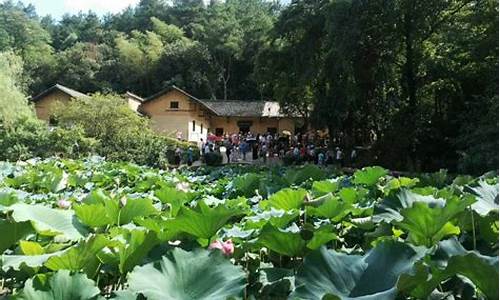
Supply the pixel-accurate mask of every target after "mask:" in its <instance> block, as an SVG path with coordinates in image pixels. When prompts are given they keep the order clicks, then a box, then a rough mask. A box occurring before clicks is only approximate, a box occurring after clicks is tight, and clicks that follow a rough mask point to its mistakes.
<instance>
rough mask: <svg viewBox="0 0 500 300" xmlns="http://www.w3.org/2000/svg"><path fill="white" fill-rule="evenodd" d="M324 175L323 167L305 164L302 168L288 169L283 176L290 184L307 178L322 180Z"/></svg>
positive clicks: (298, 182)
mask: <svg viewBox="0 0 500 300" xmlns="http://www.w3.org/2000/svg"><path fill="white" fill-rule="evenodd" d="M325 177H326V173H325V171H324V170H323V169H321V168H319V167H318V166H316V165H312V164H307V165H305V166H304V167H302V168H298V169H288V171H287V172H286V173H285V178H286V180H287V181H288V182H289V183H290V184H297V185H298V184H301V183H303V182H305V181H307V180H309V179H312V180H322V179H324V178H325Z"/></svg>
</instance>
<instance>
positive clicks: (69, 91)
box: [31, 84, 89, 102]
mask: <svg viewBox="0 0 500 300" xmlns="http://www.w3.org/2000/svg"><path fill="white" fill-rule="evenodd" d="M56 90H59V91H61V92H63V93H65V94H67V95H69V96H71V97H73V98H88V97H89V96H87V95H85V94H83V93H80V92H79V91H75V90H73V89H70V88H69V87H65V86H64V85H61V84H55V85H53V86H51V87H50V88H48V89H46V90H45V91H43V92H41V93H40V94H38V95H36V96H34V97H32V98H31V101H34V102H36V101H38V100H40V99H42V98H43V97H45V96H46V95H48V94H50V93H52V92H54V91H56Z"/></svg>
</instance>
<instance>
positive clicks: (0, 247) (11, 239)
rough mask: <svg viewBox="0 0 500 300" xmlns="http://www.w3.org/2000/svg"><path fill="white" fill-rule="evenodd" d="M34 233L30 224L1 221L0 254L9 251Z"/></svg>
mask: <svg viewBox="0 0 500 300" xmlns="http://www.w3.org/2000/svg"><path fill="white" fill-rule="evenodd" d="M31 232H33V228H32V227H31V224H30V222H19V223H17V222H9V221H6V220H0V253H3V252H4V251H5V250H7V249H9V248H10V247H11V246H13V245H14V244H16V243H17V242H18V241H19V240H20V239H22V238H24V237H25V236H26V235H28V234H30V233H31Z"/></svg>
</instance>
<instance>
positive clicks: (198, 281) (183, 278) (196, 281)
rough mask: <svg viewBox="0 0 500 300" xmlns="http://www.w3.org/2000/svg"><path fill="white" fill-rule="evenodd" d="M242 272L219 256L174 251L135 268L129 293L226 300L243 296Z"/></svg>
mask: <svg viewBox="0 0 500 300" xmlns="http://www.w3.org/2000/svg"><path fill="white" fill-rule="evenodd" d="M244 280H245V273H244V272H243V271H242V270H241V268H239V267H236V266H234V265H232V264H231V263H230V262H229V261H228V260H227V259H225V258H223V257H222V256H221V255H220V254H219V253H215V252H212V253H210V252H208V251H206V250H196V251H192V252H187V251H184V250H181V249H178V248H176V249H174V250H173V251H172V252H170V253H169V254H168V255H167V256H164V257H162V259H161V260H160V261H157V262H153V263H149V264H147V265H144V266H141V267H137V268H135V269H134V271H133V272H132V273H130V275H129V284H130V287H129V291H131V292H133V293H136V294H142V295H144V296H145V297H147V298H148V299H153V300H154V299H227V298H230V297H238V296H241V295H243V289H244V287H245V284H244Z"/></svg>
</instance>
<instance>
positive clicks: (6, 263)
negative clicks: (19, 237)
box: [2, 250, 66, 271]
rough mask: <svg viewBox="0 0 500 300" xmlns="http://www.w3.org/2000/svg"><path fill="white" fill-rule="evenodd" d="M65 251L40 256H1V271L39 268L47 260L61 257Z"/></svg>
mask: <svg viewBox="0 0 500 300" xmlns="http://www.w3.org/2000/svg"><path fill="white" fill-rule="evenodd" d="M65 251H66V250H62V251H57V252H53V253H48V254H41V255H2V270H4V271H7V270H9V269H10V268H12V269H14V270H16V271H18V270H20V268H21V266H23V265H26V266H28V267H30V268H35V267H41V266H42V265H43V264H44V263H45V262H46V261H47V260H48V259H49V258H51V257H52V256H57V255H61V254H63V253H64V252H65Z"/></svg>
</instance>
